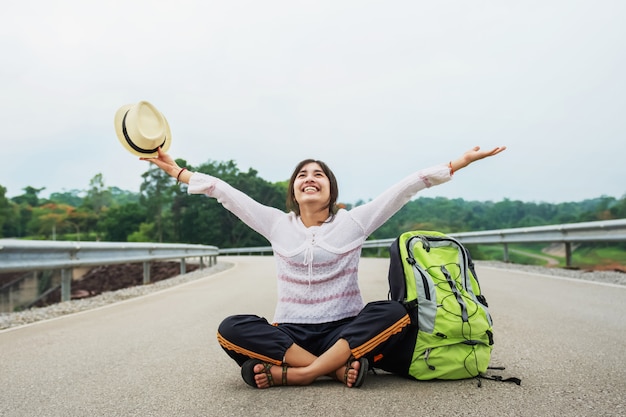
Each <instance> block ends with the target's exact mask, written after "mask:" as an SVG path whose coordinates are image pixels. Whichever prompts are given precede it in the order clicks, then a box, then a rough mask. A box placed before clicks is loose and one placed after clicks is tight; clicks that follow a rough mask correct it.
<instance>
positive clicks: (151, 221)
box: [0, 159, 626, 263]
mask: <svg viewBox="0 0 626 417" xmlns="http://www.w3.org/2000/svg"><path fill="white" fill-rule="evenodd" d="M177 163H178V164H179V165H180V166H187V167H189V169H190V170H192V171H196V172H203V173H206V174H209V175H212V176H215V177H217V178H220V179H222V180H224V181H225V182H227V183H229V184H230V185H232V186H233V187H235V188H237V189H239V190H240V191H242V192H244V193H246V194H247V195H249V196H250V197H251V198H253V199H255V200H257V201H259V202H261V203H262V204H266V205H269V206H273V207H276V208H278V209H280V210H285V209H286V208H285V197H286V195H287V181H282V182H277V183H270V182H268V181H265V180H264V179H262V178H259V176H258V172H257V171H256V170H254V169H248V170H247V171H245V172H244V171H240V170H239V168H238V167H237V164H236V163H235V162H234V161H232V160H231V161H226V162H217V161H211V160H209V161H207V162H206V163H204V164H202V165H200V166H198V167H192V166H190V165H188V164H187V163H186V161H184V160H181V159H179V160H177ZM142 177H143V183H142V185H141V189H140V192H139V193H133V192H130V191H125V190H121V189H119V188H117V187H107V186H106V185H105V181H104V178H103V176H102V175H101V174H97V175H96V176H94V177H93V178H92V179H91V180H90V181H89V185H88V187H87V189H86V190H71V191H66V192H61V193H52V194H51V195H50V198H49V199H48V200H43V199H40V198H39V193H40V192H41V191H42V190H44V188H33V187H26V188H24V194H22V195H20V196H17V197H14V198H12V199H7V198H6V196H5V194H6V189H5V188H4V187H2V186H0V237H30V238H45V239H51V238H52V236H53V233H54V234H55V238H57V239H62V238H65V239H77V238H80V239H84V240H88V239H103V240H108V241H155V242H186V243H201V244H211V245H216V246H219V247H223V248H228V247H249V246H266V245H267V244H268V242H267V241H266V240H265V239H264V238H263V237H262V236H260V235H259V234H258V233H256V232H254V231H253V230H251V229H250V228H249V227H247V226H246V225H245V224H243V223H242V222H241V221H240V220H239V219H237V218H236V217H235V216H234V215H232V214H231V213H230V212H229V211H228V210H225V209H224V207H222V205H221V204H220V203H219V202H218V201H216V200H215V199H212V198H203V197H202V196H197V195H188V194H187V192H186V186H185V185H176V181H175V180H174V179H173V178H171V177H170V176H168V175H166V174H165V173H164V172H162V171H161V170H160V169H158V168H156V167H155V166H153V165H152V164H150V165H149V166H148V170H147V171H146V172H145V173H144V174H143V175H142ZM363 203H364V202H363V201H357V202H356V203H355V204H354V206H358V205H361V204H363ZM343 206H345V207H346V208H348V209H349V208H351V207H352V206H353V205H352V204H349V203H343ZM612 218H626V196H625V197H623V198H622V199H619V200H618V199H615V198H612V197H606V196H602V197H599V198H596V199H591V200H585V201H582V202H568V203H561V204H548V203H534V202H522V201H517V200H509V199H505V200H503V201H499V202H491V201H487V202H478V201H465V200H463V199H447V198H443V197H436V198H429V197H419V198H416V199H414V200H412V201H410V202H409V203H408V204H407V205H406V206H404V207H403V208H402V209H401V210H400V211H399V212H398V213H396V214H395V215H394V216H393V217H392V218H391V219H389V221H387V222H386V223H385V224H384V225H383V226H382V227H381V228H380V229H379V230H377V231H376V232H375V233H374V234H373V235H372V236H371V237H370V238H371V239H384V238H393V237H396V236H398V235H399V234H400V233H402V232H404V231H407V230H419V229H422V230H439V231H442V232H444V233H455V232H464V231H478V230H491V229H502V228H514V227H524V226H538V225H546V224H560V223H574V222H581V221H593V220H604V219H612ZM612 247H617V248H618V249H620V250H622V252H624V249H626V243H620V244H617V245H614V246H612ZM597 249H598V248H594V250H597ZM535 250H537V251H540V249H533V248H531V249H530V252H533V251H535ZM590 253H591V252H590ZM603 253H605V252H603ZM607 253H608V252H607ZM610 253H611V255H612V256H616V255H617V253H616V252H615V251H613V252H610ZM364 254H366V255H373V256H376V255H377V254H379V251H378V250H370V251H364ZM579 254H580V256H584V252H582V251H580V250H577V251H576V252H575V256H579ZM472 256H474V257H476V258H477V259H497V260H502V259H503V249H502V247H501V246H500V247H499V246H497V245H494V246H479V247H475V248H472ZM509 257H510V258H511V259H513V260H514V259H516V258H517V257H520V259H521V257H524V258H525V260H524V262H525V263H529V262H534V261H531V259H530V257H529V256H524V255H520V254H515V253H514V252H510V253H509ZM589 257H591V255H589Z"/></svg>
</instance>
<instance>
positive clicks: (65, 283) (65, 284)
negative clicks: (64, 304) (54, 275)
mask: <svg viewBox="0 0 626 417" xmlns="http://www.w3.org/2000/svg"><path fill="white" fill-rule="evenodd" d="M71 299H72V268H64V269H62V270H61V301H70V300H71Z"/></svg>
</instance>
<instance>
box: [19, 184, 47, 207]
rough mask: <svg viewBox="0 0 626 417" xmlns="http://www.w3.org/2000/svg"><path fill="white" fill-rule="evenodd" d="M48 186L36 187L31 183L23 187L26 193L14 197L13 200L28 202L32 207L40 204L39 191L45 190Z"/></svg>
mask: <svg viewBox="0 0 626 417" xmlns="http://www.w3.org/2000/svg"><path fill="white" fill-rule="evenodd" d="M45 189H46V187H42V188H34V187H31V186H30V185H29V186H27V187H25V188H22V190H23V191H24V194H22V195H18V196H16V197H13V198H12V199H11V200H12V201H13V202H15V203H17V204H28V205H29V206H31V207H37V206H39V193H40V192H42V191H43V190H45Z"/></svg>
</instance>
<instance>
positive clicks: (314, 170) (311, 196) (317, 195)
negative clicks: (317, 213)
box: [287, 159, 338, 215]
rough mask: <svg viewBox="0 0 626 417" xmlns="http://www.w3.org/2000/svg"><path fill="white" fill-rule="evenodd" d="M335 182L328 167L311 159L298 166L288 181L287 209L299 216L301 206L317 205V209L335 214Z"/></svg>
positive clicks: (336, 193)
mask: <svg viewBox="0 0 626 417" xmlns="http://www.w3.org/2000/svg"><path fill="white" fill-rule="evenodd" d="M337 195H338V191H337V180H336V179H335V175H334V174H333V173H332V171H331V170H330V168H328V166H327V165H326V164H325V163H323V162H321V161H316V160H313V159H307V160H304V161H302V162H300V163H299V164H298V166H297V167H296V169H295V170H294V172H293V174H292V175H291V179H290V180H289V196H288V197H287V208H288V209H290V210H293V211H294V212H295V213H296V214H298V215H299V214H300V207H301V206H302V205H319V209H328V210H329V211H330V212H331V213H334V212H335V203H336V201H337Z"/></svg>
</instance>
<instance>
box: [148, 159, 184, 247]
mask: <svg viewBox="0 0 626 417" xmlns="http://www.w3.org/2000/svg"><path fill="white" fill-rule="evenodd" d="M142 178H143V183H142V184H141V187H140V191H141V197H140V200H139V201H140V203H141V204H142V205H143V206H144V207H145V208H146V210H147V222H149V223H154V226H155V227H154V229H152V232H153V233H154V236H152V239H154V240H155V241H157V242H163V241H167V240H169V239H170V237H171V236H172V233H169V234H167V235H166V234H165V232H164V231H165V230H166V229H168V228H167V225H166V224H165V222H166V217H167V216H166V212H167V211H168V210H169V208H170V205H171V203H172V200H173V198H174V194H175V190H174V179H173V178H172V177H170V176H169V175H167V174H166V173H165V172H163V171H162V170H161V169H160V168H158V167H156V166H153V165H152V164H150V165H149V167H148V171H146V172H145V173H144V174H142ZM168 230H171V228H169V229H168Z"/></svg>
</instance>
